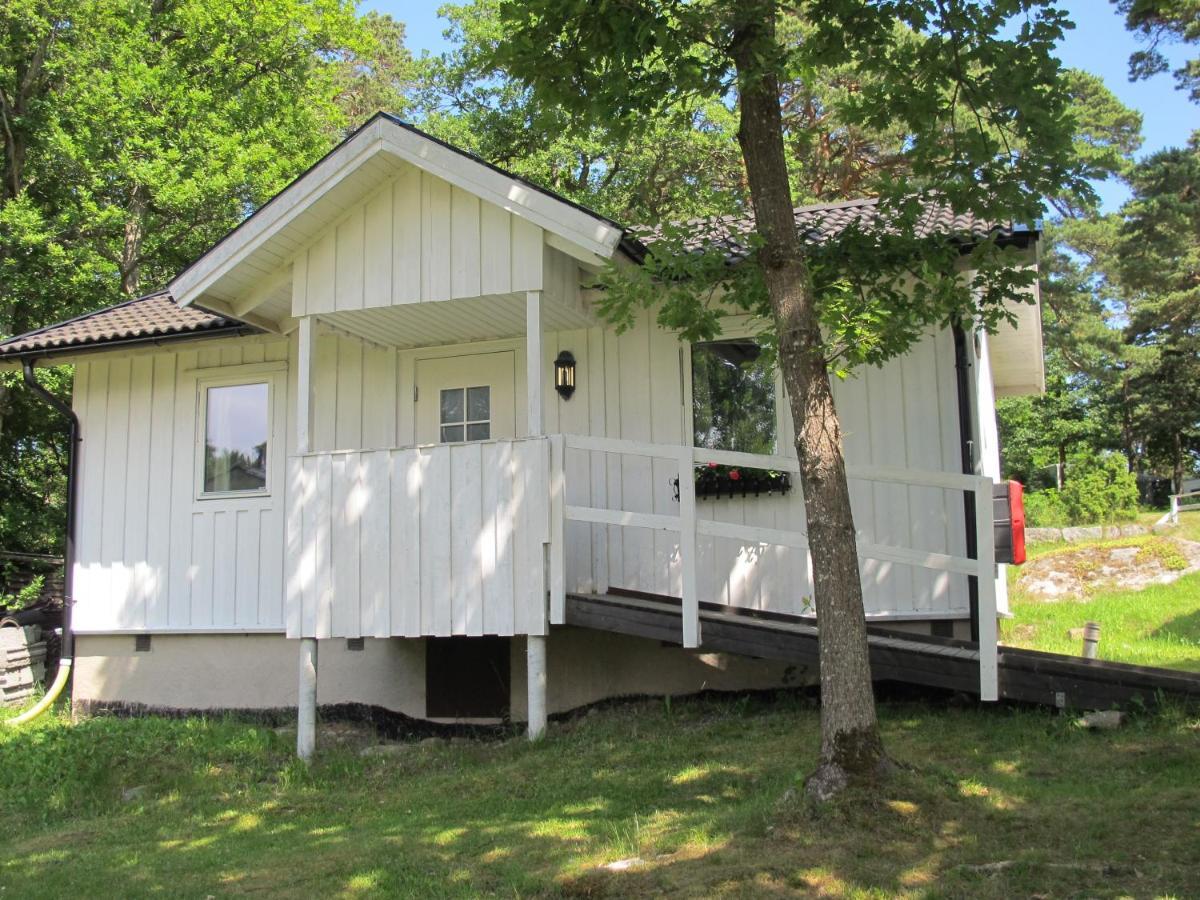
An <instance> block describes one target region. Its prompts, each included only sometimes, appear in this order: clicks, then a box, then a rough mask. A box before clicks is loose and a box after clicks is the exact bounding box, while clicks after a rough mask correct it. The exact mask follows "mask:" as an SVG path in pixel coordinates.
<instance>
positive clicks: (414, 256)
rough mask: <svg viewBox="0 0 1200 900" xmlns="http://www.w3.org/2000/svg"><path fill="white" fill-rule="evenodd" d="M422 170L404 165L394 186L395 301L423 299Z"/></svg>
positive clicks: (412, 301)
mask: <svg viewBox="0 0 1200 900" xmlns="http://www.w3.org/2000/svg"><path fill="white" fill-rule="evenodd" d="M422 201H423V197H422V192H421V170H420V169H418V168H416V167H415V166H405V167H404V168H403V169H402V170H401V171H400V174H399V175H398V176H396V181H395V183H394V184H393V186H392V303H417V302H419V301H420V299H421V260H422V258H423V256H424V246H423V238H422V235H421V223H422V221H423V219H424V216H423V215H422V214H421V204H422Z"/></svg>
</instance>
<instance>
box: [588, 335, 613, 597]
mask: <svg viewBox="0 0 1200 900" xmlns="http://www.w3.org/2000/svg"><path fill="white" fill-rule="evenodd" d="M587 345H588V355H587V359H588V367H587V390H588V428H587V431H586V432H585V433H586V434H590V435H597V436H607V434H608V428H607V421H606V419H605V416H606V414H607V402H606V400H605V395H604V394H605V389H606V387H607V382H606V379H605V358H604V329H602V328H589V329H588V332H587ZM606 456H607V454H605V453H595V452H593V453H590V454H589V457H590V458H589V465H590V468H591V472H590V477H589V487H590V492H589V495H588V502H589V503H590V505H592V506H596V507H601V508H603V507H604V506H605V505H606V503H607V502H608V466H607V464H606V460H605V457H606ZM590 547H591V552H592V590H594V591H595V592H596V593H599V594H603V593H605V592H607V591H608V527H607V526H605V525H592V526H591V541H590Z"/></svg>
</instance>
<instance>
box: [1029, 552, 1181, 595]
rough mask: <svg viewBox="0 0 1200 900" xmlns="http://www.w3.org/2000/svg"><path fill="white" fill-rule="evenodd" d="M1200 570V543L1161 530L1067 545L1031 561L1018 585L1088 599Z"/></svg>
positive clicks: (1034, 591) (1166, 581) (1035, 592)
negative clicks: (1148, 535)
mask: <svg viewBox="0 0 1200 900" xmlns="http://www.w3.org/2000/svg"><path fill="white" fill-rule="evenodd" d="M1192 572H1200V543H1197V542H1196V541H1185V540H1183V539H1181V538H1172V537H1161V536H1155V537H1151V538H1142V539H1134V540H1128V541H1119V540H1118V541H1109V542H1106V543H1103V544H1094V545H1092V546H1087V547H1076V548H1073V549H1069V550H1061V551H1059V552H1056V553H1050V554H1047V555H1046V556H1043V557H1040V558H1039V559H1036V560H1034V561H1033V562H1030V563H1027V564H1026V565H1025V566H1024V567H1023V568H1022V570H1021V576H1020V578H1019V579H1018V580H1017V586H1018V587H1019V588H1020V589H1021V590H1022V591H1024V592H1025V593H1026V594H1028V595H1029V596H1030V597H1033V598H1035V599H1038V600H1045V601H1049V602H1053V601H1056V600H1083V599H1085V598H1087V597H1088V596H1089V595H1090V594H1094V593H1096V592H1097V591H1101V590H1126V591H1140V590H1142V589H1143V588H1145V587H1149V586H1150V585H1152V584H1170V583H1171V582H1172V581H1175V580H1176V579H1178V578H1180V577H1182V576H1184V575H1187V574H1190V573H1192Z"/></svg>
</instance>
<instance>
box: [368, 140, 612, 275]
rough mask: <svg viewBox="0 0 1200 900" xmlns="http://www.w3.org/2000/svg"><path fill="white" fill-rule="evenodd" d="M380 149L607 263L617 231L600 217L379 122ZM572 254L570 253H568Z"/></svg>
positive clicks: (453, 151) (442, 147)
mask: <svg viewBox="0 0 1200 900" xmlns="http://www.w3.org/2000/svg"><path fill="white" fill-rule="evenodd" d="M383 124H384V125H385V126H386V127H387V132H386V134H385V136H384V138H383V145H384V149H385V150H387V151H388V152H389V153H391V154H392V155H394V156H396V157H398V158H400V159H402V160H404V161H405V162H407V163H410V164H412V165H414V166H416V167H418V168H420V169H424V170H425V171H426V172H429V173H430V174H431V175H436V176H437V177H438V178H441V179H444V180H445V181H448V182H450V183H451V184H453V185H454V186H456V187H459V188H462V189H463V190H464V191H468V192H469V193H472V194H474V195H475V196H477V197H479V198H480V199H482V200H486V201H487V202H488V203H492V204H494V205H496V206H499V207H500V208H501V209H505V210H507V211H508V212H510V213H512V214H513V215H517V216H520V217H521V218H523V219H526V220H528V221H530V222H532V223H533V224H535V225H538V226H540V227H541V228H544V229H545V230H546V231H549V232H551V233H553V234H557V235H558V236H559V237H561V238H563V239H565V240H566V241H569V242H571V243H573V244H576V245H578V246H579V247H580V248H581V249H582V250H585V251H588V252H590V253H592V254H595V255H596V256H599V257H602V258H603V259H609V258H611V257H612V255H613V253H614V252H615V251H616V248H617V245H618V244H619V243H620V241H621V234H622V231H621V229H620V228H617V227H616V226H615V225H612V224H610V223H609V222H606V221H604V220H603V219H601V218H599V217H597V216H594V215H590V214H589V213H586V212H584V211H583V210H581V209H577V208H576V207H574V206H572V205H571V204H569V203H567V202H565V201H563V200H557V199H555V198H554V197H551V196H549V195H548V194H545V193H543V192H541V191H539V190H537V189H536V188H534V187H531V186H529V185H527V184H524V183H523V182H520V181H517V180H516V179H515V178H509V177H508V176H507V175H504V174H502V173H500V172H497V171H496V170H494V169H492V168H489V167H488V166H485V165H483V164H482V163H480V162H477V161H476V160H473V159H471V158H470V157H468V156H464V155H463V154H461V153H459V152H457V151H455V150H452V149H450V148H449V147H446V146H445V145H443V144H440V143H438V142H437V141H434V140H431V139H430V138H427V137H424V136H423V135H420V134H417V133H416V132H413V131H409V130H408V129H406V128H402V127H401V126H399V125H397V124H396V123H394V122H386V121H385V122H384V123H383ZM572 255H576V254H572Z"/></svg>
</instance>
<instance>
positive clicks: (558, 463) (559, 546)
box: [550, 434, 567, 625]
mask: <svg viewBox="0 0 1200 900" xmlns="http://www.w3.org/2000/svg"><path fill="white" fill-rule="evenodd" d="M565 457H566V449H565V445H564V439H563V436H562V435H561V434H553V435H551V436H550V624H551V625H562V624H564V623H565V621H566V612H567V573H566V563H567V559H566V546H565V544H564V540H563V532H564V520H565V517H566V509H565V492H566V475H565V473H566V466H565Z"/></svg>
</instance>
